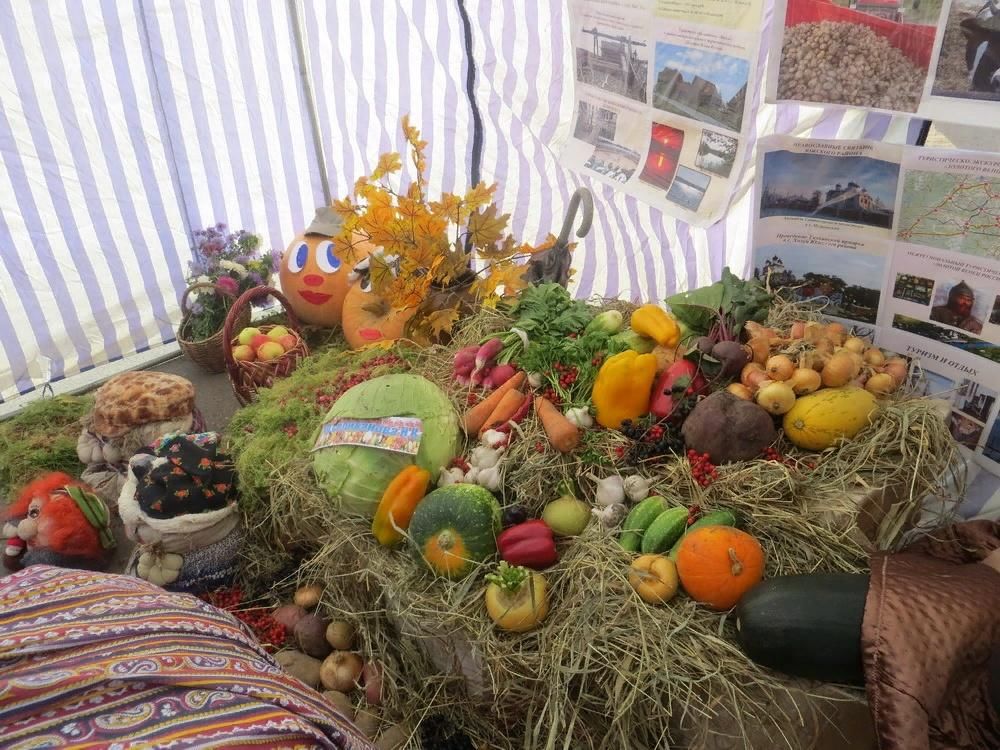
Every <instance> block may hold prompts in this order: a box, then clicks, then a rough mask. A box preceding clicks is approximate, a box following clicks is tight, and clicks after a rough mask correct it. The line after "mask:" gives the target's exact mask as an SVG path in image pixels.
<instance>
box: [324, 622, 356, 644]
mask: <svg viewBox="0 0 1000 750" xmlns="http://www.w3.org/2000/svg"><path fill="white" fill-rule="evenodd" d="M354 634H355V633H354V625H352V624H351V623H349V622H347V621H346V620H334V621H333V622H331V623H330V624H329V625H327V628H326V642H327V643H329V644H330V645H331V646H333V647H334V648H335V649H337V650H338V651H350V650H351V649H352V648H354Z"/></svg>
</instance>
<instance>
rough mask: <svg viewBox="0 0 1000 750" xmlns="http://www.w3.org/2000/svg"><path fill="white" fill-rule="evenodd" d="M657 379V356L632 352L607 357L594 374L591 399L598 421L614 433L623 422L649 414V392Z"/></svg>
mask: <svg viewBox="0 0 1000 750" xmlns="http://www.w3.org/2000/svg"><path fill="white" fill-rule="evenodd" d="M655 379H656V357H655V356H654V355H652V354H639V353H638V352H634V351H632V350H631V349H630V350H628V351H624V352H622V353H621V354H616V355H614V356H613V357H609V358H608V359H607V361H606V362H605V363H604V364H603V365H602V366H601V369H600V370H599V371H598V373H597V380H596V381H594V392H593V394H592V396H591V399H592V400H593V402H594V408H595V409H596V411H597V422H598V424H600V425H602V426H603V427H607V428H609V429H612V430H617V429H618V428H619V427H621V425H622V420H625V419H636V418H638V417H641V416H642V415H643V414H645V413H646V412H647V411H649V393H650V391H651V390H652V389H653V381H654V380H655Z"/></svg>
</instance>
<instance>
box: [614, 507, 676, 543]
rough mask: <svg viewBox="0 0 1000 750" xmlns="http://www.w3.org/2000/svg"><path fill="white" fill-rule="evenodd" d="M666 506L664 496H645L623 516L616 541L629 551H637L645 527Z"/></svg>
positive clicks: (665, 508) (646, 527)
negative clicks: (619, 534)
mask: <svg viewBox="0 0 1000 750" xmlns="http://www.w3.org/2000/svg"><path fill="white" fill-rule="evenodd" d="M667 508H668V506H667V501H666V500H665V499H664V498H662V497H658V496H656V495H654V496H653V497H647V498H646V499H645V500H643V501H642V502H641V503H639V504H638V505H636V506H635V507H634V508H632V510H631V511H630V512H629V514H628V516H626V517H625V522H624V523H623V524H622V534H621V536H620V537H618V543H619V544H621V546H622V547H624V548H625V549H626V550H628V551H629V552H638V551H639V548H640V547H641V546H642V535H643V534H645V533H646V529H648V528H649V525H650V524H651V523H653V521H655V520H656V517H657V516H658V515H660V514H661V513H662V512H663V511H665V510H667Z"/></svg>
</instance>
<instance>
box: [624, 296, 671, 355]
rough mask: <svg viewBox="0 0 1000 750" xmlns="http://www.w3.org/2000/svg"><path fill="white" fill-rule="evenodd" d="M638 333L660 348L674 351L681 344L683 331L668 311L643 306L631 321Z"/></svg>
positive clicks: (654, 306) (630, 323)
mask: <svg viewBox="0 0 1000 750" xmlns="http://www.w3.org/2000/svg"><path fill="white" fill-rule="evenodd" d="M629 325H630V326H632V330H633V331H635V332H636V333H638V334H640V335H642V336H646V337H647V338H651V339H653V340H654V341H655V342H656V343H657V344H659V345H660V346H666V347H669V348H670V349H673V348H674V347H676V346H677V345H678V344H679V343H680V342H681V329H680V326H679V325H677V321H676V320H674V319H673V317H672V316H671V315H670V314H668V313H667V311H666V310H664V309H663V308H661V307H659V306H657V305H652V304H650V305H643V306H642V307H640V308H638V309H637V310H636V311H635V312H634V313H632V318H631V320H630V321H629Z"/></svg>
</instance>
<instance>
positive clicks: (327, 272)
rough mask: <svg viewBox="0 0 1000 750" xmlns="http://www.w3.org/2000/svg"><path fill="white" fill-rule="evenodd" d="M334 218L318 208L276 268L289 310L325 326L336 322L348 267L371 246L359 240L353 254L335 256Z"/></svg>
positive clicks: (341, 309)
mask: <svg viewBox="0 0 1000 750" xmlns="http://www.w3.org/2000/svg"><path fill="white" fill-rule="evenodd" d="M338 221H339V220H338V219H336V217H333V219H332V220H331V218H330V216H329V214H327V213H326V209H319V210H318V211H317V212H316V219H315V220H314V221H313V223H312V224H311V225H310V226H309V228H308V229H307V230H306V232H305V233H304V234H302V235H301V236H299V237H296V238H295V239H294V240H292V243H291V244H290V245H289V246H288V248H287V249H286V250H285V253H284V255H282V257H281V268H280V270H279V272H278V277H279V279H280V281H281V291H282V292H284V294H285V297H287V298H288V302H289V304H290V305H291V307H292V312H294V313H295V315H296V316H298V318H299V320H301V321H303V322H305V323H310V324H312V325H317V326H325V327H327V328H333V327H335V326H338V325H340V320H341V313H342V311H343V307H344V297H345V296H346V295H347V289H348V287H349V286H350V282H349V281H348V275H349V274H350V273H351V268H352V267H353V266H354V264H355V263H357V262H358V261H360V260H361V259H362V258H364V257H365V256H367V255H368V254H369V253H370V252H371V251H372V250H373V249H374V246H372V245H371V244H370V243H368V242H363V241H359V242H358V244H356V245H355V246H354V252H355V257H354V258H352V259H346V258H340V257H338V256H337V254H336V252H334V245H333V240H332V237H333V235H335V234H336V233H337V227H338V223H337V222H338ZM358 239H359V240H360V238H358Z"/></svg>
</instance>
